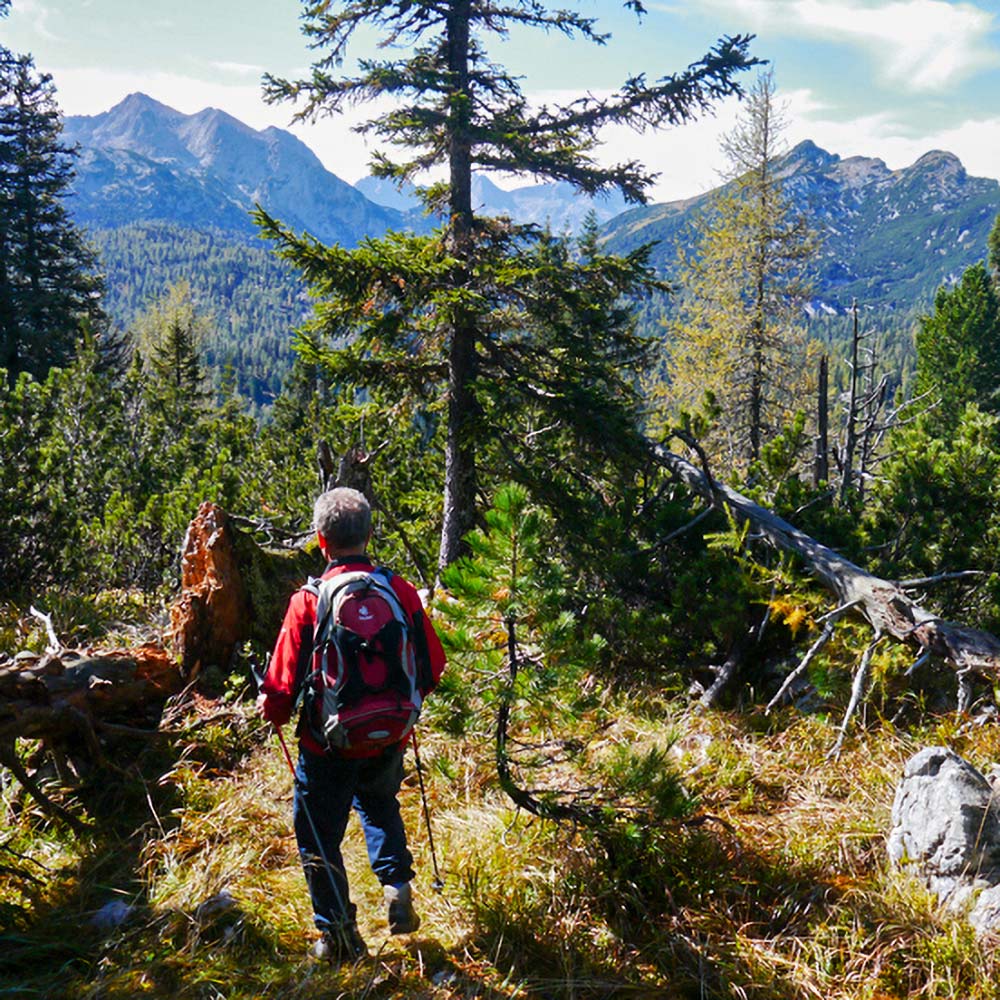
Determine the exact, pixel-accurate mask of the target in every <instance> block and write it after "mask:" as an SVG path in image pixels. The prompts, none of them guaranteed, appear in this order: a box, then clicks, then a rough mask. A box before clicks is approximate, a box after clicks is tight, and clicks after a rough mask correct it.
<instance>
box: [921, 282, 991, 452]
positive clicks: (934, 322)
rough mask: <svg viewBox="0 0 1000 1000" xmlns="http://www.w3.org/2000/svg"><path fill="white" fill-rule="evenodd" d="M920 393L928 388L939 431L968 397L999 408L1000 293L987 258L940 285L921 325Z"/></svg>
mask: <svg viewBox="0 0 1000 1000" xmlns="http://www.w3.org/2000/svg"><path fill="white" fill-rule="evenodd" d="M916 342H917V380H916V390H917V392H918V393H927V394H928V397H929V399H928V403H929V404H930V405H932V406H933V407H934V412H933V413H932V414H930V415H929V416H928V419H929V420H930V421H931V422H932V424H934V425H935V427H936V428H937V430H938V431H940V432H944V431H945V430H946V429H949V428H954V427H955V426H956V423H957V421H958V419H959V417H960V416H961V414H962V411H963V409H964V407H965V404H966V403H976V404H978V405H979V407H980V408H981V409H983V410H986V411H987V412H991V413H993V412H996V411H997V409H998V399H997V391H998V386H1000V296H998V293H997V286H996V284H995V283H994V281H993V280H992V279H991V277H990V274H989V272H988V270H987V268H986V265H985V264H977V265H975V266H973V267H970V268H969V269H968V270H967V271H966V272H965V273H964V274H963V275H962V278H961V280H960V281H959V283H958V284H957V285H956V286H955V287H954V288H941V289H940V290H939V291H938V293H937V296H936V297H935V299H934V312H933V313H932V314H931V315H929V316H926V317H924V318H923V319H922V320H921V321H920V327H919V329H918V331H917V338H916Z"/></svg>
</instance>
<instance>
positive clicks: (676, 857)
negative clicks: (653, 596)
mask: <svg viewBox="0 0 1000 1000" xmlns="http://www.w3.org/2000/svg"><path fill="white" fill-rule="evenodd" d="M654 704H657V703H656V700H655V699H650V698H649V697H648V696H640V697H637V698H636V699H635V700H634V703H633V699H631V698H630V697H628V696H624V695H622V696H618V697H617V698H616V699H615V702H614V704H610V703H608V702H607V701H606V703H605V704H604V706H603V707H602V715H601V719H602V722H601V725H599V726H596V725H595V726H593V727H592V733H591V737H592V738H591V745H590V746H589V748H588V749H586V750H581V751H580V753H579V755H578V760H577V765H576V772H575V774H574V771H573V768H571V767H570V766H569V765H568V764H567V763H566V761H564V760H561V761H560V762H559V765H558V767H557V769H556V771H557V773H558V780H559V781H560V782H561V783H563V786H564V787H568V786H569V784H570V783H571V782H572V780H573V779H574V778H575V780H576V782H577V784H578V785H582V784H584V783H586V782H593V781H594V780H595V776H598V775H600V774H602V773H603V774H605V775H606V776H607V780H608V782H609V787H610V785H614V787H615V788H616V789H617V791H618V793H619V794H621V795H623V796H626V797H628V798H629V801H630V802H631V805H632V809H631V811H630V813H629V816H628V818H627V819H620V820H615V821H611V820H609V824H608V825H607V827H606V828H604V829H602V830H598V831H594V830H588V829H584V828H582V827H574V826H572V825H570V824H562V825H557V824H553V823H550V822H545V821H542V820H539V819H537V818H535V817H533V816H530V815H527V814H525V813H519V812H516V811H514V810H513V809H512V807H511V804H510V802H509V801H508V800H506V799H505V798H504V797H503V796H502V795H501V794H500V793H499V792H498V791H497V790H496V787H495V780H494V775H493V772H492V760H491V747H490V746H489V744H488V743H486V742H483V741H477V740H473V739H457V738H455V737H452V736H447V735H444V734H443V733H442V732H441V731H439V730H435V729H430V728H425V731H424V733H423V737H422V741H421V754H422V758H423V762H424V767H425V777H426V783H427V791H428V797H429V803H430V807H431V810H432V816H433V822H434V834H435V844H436V847H437V851H438V857H439V859H440V861H441V866H442V869H443V874H444V876H445V882H446V887H445V890H444V892H442V893H440V894H438V893H435V892H434V891H433V889H432V888H431V879H432V864H431V858H430V852H429V848H428V841H427V834H426V829H425V825H424V822H423V817H422V814H421V809H420V800H419V790H418V788H417V786H416V784H415V782H414V781H413V780H412V778H411V779H410V780H409V781H408V783H407V785H406V786H404V789H403V792H402V803H403V810H404V816H405V819H406V823H407V827H408V829H409V831H410V835H411V846H412V849H413V852H414V855H415V857H416V863H417V868H418V872H419V875H418V879H417V882H416V890H417V893H418V902H419V909H420V911H421V914H422V916H423V925H422V927H421V929H420V931H419V932H418V933H417V934H416V935H413V936H412V937H410V938H408V939H407V938H391V937H390V936H389V935H388V933H387V931H386V928H385V924H384V919H383V914H382V904H381V895H380V889H379V887H378V885H377V884H376V882H375V879H374V878H373V876H372V875H371V873H370V871H368V868H367V861H366V856H365V852H364V848H363V843H362V838H361V835H360V831H359V829H358V827H357V824H355V823H352V825H351V827H350V831H349V834H348V839H347V843H346V845H345V857H346V858H347V861H348V868H349V876H350V879H351V884H352V889H353V894H354V898H355V900H356V902H357V903H358V907H359V925H360V929H361V931H362V934H363V935H364V936H365V938H366V940H367V941H368V943H369V948H370V950H371V952H372V954H373V956H374V957H373V958H372V959H370V960H368V961H366V962H363V963H361V964H360V965H358V966H357V967H356V968H346V969H329V968H326V967H321V966H318V965H316V964H314V963H311V962H309V961H307V960H306V958H305V951H306V948H307V946H308V944H309V942H310V940H311V938H312V936H313V933H312V931H311V929H310V927H311V919H310V913H309V907H308V900H307V897H306V893H305V887H304V884H303V881H302V876H301V872H300V870H299V864H298V859H297V854H296V849H295V843H294V837H293V835H292V831H291V822H290V812H291V801H290V800H291V776H290V775H289V773H288V770H287V766H286V764H285V762H284V760H283V758H282V757H281V755H280V752H279V750H278V747H277V744H276V742H275V741H274V740H273V739H272V738H270V737H269V734H268V733H267V731H266V730H265V729H263V728H262V727H261V725H260V724H259V723H258V722H257V721H256V720H254V719H252V718H251V717H250V714H249V707H244V708H243V709H242V714H240V712H237V714H236V715H235V716H234V717H232V719H231V720H230V722H229V728H228V738H227V736H226V733H227V729H226V728H225V727H220V726H216V728H215V729H212V728H211V727H205V726H193V727H191V728H190V730H189V731H188V733H187V735H186V736H184V737H183V738H179V740H178V742H177V743H176V744H175V745H174V746H173V747H172V748H170V749H168V750H161V751H157V752H154V751H152V750H151V751H148V752H146V753H145V754H144V755H141V756H140V757H139V758H138V759H137V760H136V761H135V763H134V765H133V767H132V768H131V770H130V771H129V774H130V779H129V780H130V781H131V783H132V786H133V787H131V788H128V789H126V788H121V789H118V790H117V791H116V790H114V789H108V788H105V789H104V790H103V792H104V799H101V798H100V797H97V798H94V797H91V798H90V799H87V797H86V796H83V800H86V801H87V802H89V803H90V805H89V806H86V808H88V809H91V810H92V812H89V813H88V815H89V817H90V818H91V820H92V821H93V822H94V823H95V825H96V826H97V828H98V829H99V830H100V833H99V834H95V835H94V836H92V837H87V838H74V837H70V836H67V835H65V834H64V833H61V832H60V831H59V830H58V829H57V828H54V827H52V826H50V825H46V824H45V823H43V821H42V820H41V818H40V817H39V816H38V815H37V814H36V813H35V812H34V811H33V810H32V809H30V808H26V807H24V805H23V803H21V802H20V799H19V797H18V795H17V790H16V788H14V787H13V786H12V785H11V784H5V785H4V787H3V801H2V803H0V805H2V809H3V817H4V829H3V832H2V834H0V844H3V845H4V849H3V851H0V865H3V866H4V868H5V871H4V873H3V874H0V888H2V893H0V921H2V922H3V926H4V930H3V934H2V937H0V996H23V997H33V996H38V997H51V998H56V997H66V998H81V1000H82V998H99V997H100V998H119V997H121V998H125V997H136V996H148V997H163V998H166V997H177V998H218V997H225V998H227V1000H238V998H244V997H245V998H250V997H262V996H266V997H329V998H331V1000H332V998H335V997H377V998H388V997H417V998H421V997H426V998H458V997H463V998H464V997H471V996H479V997H515V996H518V997H543V996H545V997H553V998H577V1000H585V998H595V1000H596V998H598V997H609V996H638V997H664V998H668V1000H670V998H678V1000H680V998H695V997H699V998H700V997H718V998H723V997H726V998H732V997H738V998H760V1000H764V998H767V1000H782V998H789V1000H791V998H800V997H802V998H805V997H816V998H823V1000H890V998H899V1000H902V998H904V997H905V998H909V997H928V998H949V1000H959V998H961V1000H986V998H988V997H990V998H992V997H994V996H996V995H997V993H998V992H1000V968H998V967H997V963H996V959H995V957H994V954H993V949H992V947H991V945H990V944H989V942H983V941H979V940H977V938H976V937H975V935H974V934H973V933H972V932H971V930H970V929H969V928H968V927H967V925H966V924H965V923H964V922H962V921H961V920H959V919H956V918H954V917H952V916H949V915H947V914H945V913H942V912H940V911H939V909H938V908H937V906H936V904H935V902H934V900H933V899H932V898H931V897H929V896H928V894H927V893H926V892H925V891H924V890H923V889H922V888H921V887H920V886H919V885H917V884H916V883H915V882H913V881H912V880H911V879H909V878H907V877H905V876H903V875H901V874H900V873H898V872H896V871H894V870H892V869H891V868H889V866H888V862H887V860H886V855H885V836H886V833H887V830H888V822H889V811H890V807H891V802H892V796H893V792H894V787H895V783H896V781H897V780H898V777H899V775H900V773H901V768H902V763H903V761H905V759H906V758H907V757H908V756H909V755H910V754H911V753H912V752H914V751H915V750H916V749H917V748H918V747H919V746H922V745H926V744H928V743H931V742H939V741H944V742H948V743H949V744H950V745H952V746H954V747H955V749H956V750H958V751H959V752H960V753H963V754H964V755H965V756H967V757H968V759H970V760H972V761H973V762H975V763H979V764H982V763H984V762H985V761H988V760H992V759H995V758H996V755H997V752H998V750H1000V734H998V733H997V732H996V731H995V730H994V729H991V728H989V727H978V728H974V727H965V726H963V724H962V722H961V720H957V719H952V718H944V719H941V720H937V721H935V722H934V723H930V724H928V725H927V727H926V729H925V730H924V731H922V732H920V733H918V734H915V735H913V736H907V735H904V734H901V733H899V732H897V731H895V730H894V729H893V728H892V727H890V726H888V725H884V724H880V725H876V726H873V727H871V728H869V729H868V730H867V731H864V732H862V733H860V734H859V735H858V736H856V737H855V738H854V739H853V740H851V741H849V742H848V745H847V746H846V747H845V749H844V752H843V753H842V755H841V756H840V758H839V759H837V760H828V759H827V753H828V751H829V749H830V747H831V746H832V744H833V741H834V738H835V730H834V727H833V726H832V725H831V724H830V723H828V722H825V721H823V720H820V719H818V718H815V717H812V718H811V717H801V716H797V715H795V714H794V713H791V712H787V713H780V714H778V715H776V716H774V717H769V718H767V719H764V718H756V717H752V716H738V715H726V714H722V713H716V714H708V715H697V714H693V713H690V712H688V711H687V709H686V708H685V707H683V706H681V705H676V704H674V705H672V704H669V703H659V704H658V711H656V712H654V711H652V710H651V706H652V705H654ZM608 720H613V721H608ZM581 721H582V722H586V720H581ZM629 761H634V766H633V765H632V764H630V763H629ZM668 778H669V780H667V779H668ZM108 780H111V779H108ZM533 780H534V781H535V782H536V783H539V784H540V783H542V782H543V781H544V780H546V775H545V774H544V772H543V773H541V774H537V775H534V776H533ZM644 796H645V797H644ZM105 799H106V800H110V801H112V802H113V801H118V802H120V803H121V805H120V807H119V808H117V809H115V808H113V807H109V806H108V802H107V801H105ZM83 800H72V801H70V802H69V803H68V804H70V805H74V806H75V807H76V808H85V806H84V805H83ZM102 802H103V805H102V804H101V803H102ZM678 802H681V803H682V804H683V806H684V808H678ZM640 806H642V807H643V808H644V809H645V810H646V811H643V809H641V808H640ZM657 810H659V812H658V811H657ZM671 817H679V818H671ZM8 869H9V870H8ZM18 872H20V873H21V874H20V876H19V875H18ZM29 875H30V876H32V878H28V877H27V876H29ZM33 879H34V880H33ZM223 893H224V894H227V896H228V897H230V898H231V900H232V903H231V905H228V906H224V907H221V908H218V909H217V910H215V911H214V912H212V911H210V908H209V907H206V906H205V905H204V904H206V902H207V901H210V900H216V901H218V900H219V899H220V898H224V897H221V895H220V894H223ZM114 899H119V900H121V901H123V902H126V903H128V904H129V905H131V906H132V908H133V909H132V912H131V916H130V918H129V919H128V920H127V921H126V922H125V923H123V924H121V925H120V926H119V927H117V928H109V929H106V930H103V931H101V930H98V929H97V928H96V927H94V926H93V924H92V921H91V918H92V915H93V913H94V912H95V911H96V910H98V909H99V908H100V907H101V906H103V905H104V904H106V903H107V902H109V901H110V900H114Z"/></svg>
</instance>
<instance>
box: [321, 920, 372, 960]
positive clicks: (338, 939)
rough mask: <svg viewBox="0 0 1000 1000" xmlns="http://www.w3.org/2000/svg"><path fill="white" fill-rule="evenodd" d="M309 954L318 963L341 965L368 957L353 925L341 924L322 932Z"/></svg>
mask: <svg viewBox="0 0 1000 1000" xmlns="http://www.w3.org/2000/svg"><path fill="white" fill-rule="evenodd" d="M310 954H311V955H312V957H313V958H315V959H317V960H318V961H320V962H330V963H331V964H332V965H343V964H344V963H345V962H356V961H358V960H359V959H362V958H367V957H368V946H367V945H366V944H365V941H364V938H363V937H362V936H361V935H360V934H359V933H358V926H357V924H355V923H353V922H352V923H347V924H341V925H340V926H339V927H331V928H330V929H329V930H325V931H323V934H322V936H321V937H320V939H319V940H318V941H317V942H316V943H315V944H314V945H313V946H312V949H311V950H310Z"/></svg>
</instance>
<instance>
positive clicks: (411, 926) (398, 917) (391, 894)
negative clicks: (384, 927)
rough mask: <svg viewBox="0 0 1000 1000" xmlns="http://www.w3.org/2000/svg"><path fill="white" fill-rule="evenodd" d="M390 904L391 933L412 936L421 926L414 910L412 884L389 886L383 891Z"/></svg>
mask: <svg viewBox="0 0 1000 1000" xmlns="http://www.w3.org/2000/svg"><path fill="white" fill-rule="evenodd" d="M382 892H383V894H384V895H385V901H386V903H387V904H388V917H389V933H390V934H412V933H413V932H414V931H415V930H416V929H417V928H418V927H419V926H420V917H418V916H417V911H416V910H414V909H413V893H412V892H411V891H410V883H409V882H405V883H403V885H399V886H395V885H387V886H385V888H384V889H383V890H382Z"/></svg>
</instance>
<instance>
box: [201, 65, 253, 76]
mask: <svg viewBox="0 0 1000 1000" xmlns="http://www.w3.org/2000/svg"><path fill="white" fill-rule="evenodd" d="M209 66H211V67H212V68H213V69H218V70H221V71H222V72H223V73H233V74H235V75H236V76H256V77H260V76H261V75H262V74H263V73H264V67H263V66H256V65H254V64H252V63H241V62H211V63H209Z"/></svg>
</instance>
